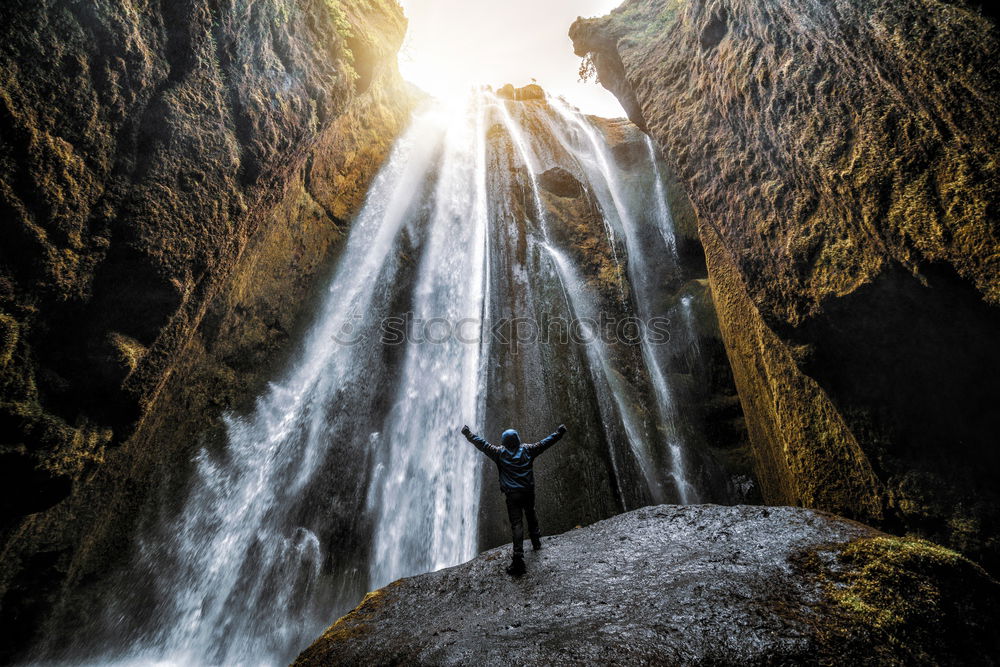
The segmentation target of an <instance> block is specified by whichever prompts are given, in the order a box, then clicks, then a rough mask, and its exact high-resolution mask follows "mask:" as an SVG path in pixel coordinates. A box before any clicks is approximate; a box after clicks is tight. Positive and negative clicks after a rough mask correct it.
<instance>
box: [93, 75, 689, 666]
mask: <svg viewBox="0 0 1000 667" xmlns="http://www.w3.org/2000/svg"><path fill="white" fill-rule="evenodd" d="M647 146H648V147H649V154H648V158H649V162H648V163H645V164H643V165H642V167H641V172H642V173H643V174H647V175H651V176H650V178H649V179H647V180H645V181H643V182H642V183H644V184H640V185H632V186H628V187H626V185H625V179H624V176H623V175H622V172H621V171H620V169H619V168H618V167H617V165H616V162H615V158H614V156H613V155H612V154H611V150H610V147H609V146H608V144H607V141H606V140H605V138H604V136H603V135H602V134H601V133H600V132H599V130H598V129H597V128H596V127H594V126H593V125H592V124H591V121H590V120H589V119H587V118H585V117H583V116H581V115H580V114H579V113H578V112H577V111H575V110H573V109H570V108H569V107H567V106H566V105H564V104H563V103H562V102H560V101H558V100H552V99H548V100H544V101H537V102H532V103H524V104H521V103H517V102H511V101H507V100H502V99H498V98H497V97H496V96H495V95H493V94H492V93H491V92H489V91H487V90H481V91H476V92H475V93H474V94H472V95H470V97H469V101H468V103H467V104H466V105H464V106H460V107H453V108H448V107H446V106H444V105H442V104H429V105H428V106H426V107H424V108H422V109H420V110H418V112H416V113H415V115H414V118H413V120H412V121H411V124H410V126H409V128H408V129H407V130H406V132H405V133H404V134H403V135H402V136H401V137H400V138H399V139H398V140H397V142H396V144H395V146H394V148H393V150H392V152H391V154H390V155H389V157H388V159H387V161H386V163H385V165H384V166H383V168H382V170H381V171H380V173H379V174H378V176H377V177H376V179H375V180H374V183H373V185H372V187H371V189H370V191H369V193H368V196H367V198H366V201H365V204H364V206H363V208H362V210H361V211H360V212H359V214H358V216H357V217H356V219H355V220H354V222H353V224H352V226H351V231H350V234H349V236H348V238H347V239H346V241H345V242H344V246H343V249H342V250H341V252H340V255H339V257H338V259H337V265H336V268H335V271H334V273H333V275H332V277H331V278H330V280H329V284H328V286H327V289H326V290H325V292H324V294H323V298H322V299H321V302H320V303H319V305H318V306H317V308H316V311H315V313H314V314H313V321H312V323H311V325H310V326H309V328H308V329H307V331H306V333H305V334H304V336H303V338H302V341H301V342H300V345H299V347H298V349H297V351H296V354H295V355H294V356H293V357H292V359H291V361H290V362H289V364H288V366H287V369H286V370H285V371H284V372H283V373H282V374H280V375H279V376H278V377H276V378H275V379H274V381H273V382H272V383H271V384H270V385H269V386H268V388H267V389H266V391H264V392H263V393H262V394H261V395H260V397H259V398H258V399H257V400H256V403H255V405H254V406H253V407H252V409H249V410H247V411H245V412H238V413H233V414H228V415H226V416H225V418H224V425H225V442H224V443H219V444H218V445H206V446H204V447H202V448H200V450H199V451H198V453H197V455H196V456H195V459H194V461H193V473H192V476H191V478H190V479H189V480H188V485H187V495H186V497H185V498H184V499H183V500H182V501H181V502H180V503H176V502H174V503H173V504H171V503H170V502H166V501H165V503H164V506H163V507H161V508H160V509H159V510H158V511H157V513H156V514H155V516H153V517H152V518H150V519H148V520H147V523H148V524H149V525H150V528H149V530H147V531H146V532H145V534H144V535H143V536H142V538H141V540H140V543H139V545H138V549H137V552H138V553H137V555H136V558H135V562H134V564H133V565H132V567H131V569H130V570H129V571H128V572H127V573H125V574H123V576H122V578H121V582H120V583H119V584H118V588H117V591H118V592H117V595H118V600H116V601H112V602H111V603H110V604H109V605H108V608H109V609H110V611H109V613H108V617H107V618H106V619H103V620H102V621H101V622H102V623H103V627H104V628H105V630H104V632H103V633H95V637H99V639H97V638H92V637H82V638H78V639H77V641H76V643H75V645H76V647H77V649H78V650H79V653H89V654H90V655H96V656H99V657H100V659H99V660H98V661H99V662H105V663H112V662H118V663H135V664H150V663H168V664H218V665H236V664H242V665H255V664H266V665H270V664H278V663H287V662H288V661H289V660H290V659H292V658H294V656H295V655H296V654H297V652H298V651H299V650H301V649H302V648H303V647H304V646H306V645H307V644H308V643H309V642H310V641H311V640H312V639H313V638H314V637H315V636H317V635H318V634H319V633H320V632H321V631H322V630H323V628H324V627H326V626H327V625H328V624H329V623H330V622H331V620H332V619H334V618H335V617H336V616H337V615H338V614H340V613H343V612H345V611H346V610H348V609H350V608H351V607H352V606H353V605H354V604H356V602H357V600H358V599H359V597H360V596H361V595H363V593H364V592H365V591H367V590H371V589H373V588H377V587H380V586H383V585H385V584H387V583H389V582H391V581H393V580H395V579H397V578H399V577H404V576H409V575H413V574H417V573H419V572H424V571H428V570H433V569H438V568H441V567H446V566H450V565H454V564H457V563H459V562H462V561H464V560H467V559H468V558H470V557H472V556H474V555H475V553H476V551H477V549H478V548H480V546H482V544H481V536H482V534H483V531H484V527H483V525H482V521H483V516H484V515H483V514H482V513H481V511H480V509H481V508H480V498H481V496H482V494H484V493H495V490H494V489H493V488H492V485H493V484H495V482H493V481H492V479H491V478H490V481H489V484H490V485H491V486H490V487H489V489H488V490H487V489H485V488H481V487H482V481H483V479H484V474H483V470H484V467H483V460H482V457H481V456H480V455H479V454H478V452H476V451H475V450H474V449H473V448H472V447H471V446H469V445H468V444H467V443H466V442H465V441H464V439H462V438H461V437H460V436H459V434H458V430H459V428H460V427H461V426H462V425H463V424H465V423H468V424H469V425H470V426H472V427H473V428H476V429H481V428H484V425H485V424H486V423H494V422H497V423H514V422H516V423H517V424H523V423H529V422H530V423H537V424H543V423H546V424H547V423H548V422H550V421H552V420H556V419H559V420H561V419H563V418H564V417H565V419H566V420H567V422H568V423H569V425H570V428H571V435H570V436H569V437H567V439H566V440H567V441H573V442H575V444H570V445H565V446H561V447H566V448H570V447H575V449H561V448H554V449H553V450H552V452H551V453H547V454H546V461H552V462H561V465H558V466H555V465H553V467H550V468H548V469H546V470H545V471H544V475H542V476H543V478H544V479H545V480H546V481H545V482H543V485H544V487H545V488H544V489H543V491H545V492H551V493H553V494H557V495H556V496H553V497H554V498H556V500H557V502H558V504H559V506H560V507H563V506H564V507H567V508H571V509H567V510H565V512H566V513H572V512H576V514H573V515H572V516H569V515H568V514H567V516H565V517H563V521H564V522H565V524H566V525H565V527H571V526H572V525H575V524H576V523H577V522H584V521H589V520H596V519H599V518H603V517H605V516H608V515H609V514H611V513H614V512H615V511H621V510H623V509H630V508H632V507H634V506H637V505H640V504H643V503H649V502H662V501H669V500H679V501H680V502H692V501H694V500H695V499H697V498H698V497H699V494H698V492H697V490H696V489H695V483H694V482H693V481H692V480H691V479H689V477H688V471H687V469H686V465H687V461H688V459H687V456H688V455H687V452H686V451H685V447H686V445H685V443H684V441H683V440H682V438H681V437H680V435H679V429H678V428H677V426H676V423H675V422H676V421H677V406H676V400H677V398H676V396H675V394H674V391H673V390H672V387H671V384H670V376H669V371H670V369H669V368H668V364H667V362H666V361H665V356H664V354H663V353H662V350H660V349H657V348H656V346H654V345H653V344H652V343H650V342H648V341H646V340H645V338H643V340H642V342H641V343H640V344H639V345H638V347H632V346H630V345H626V344H624V343H621V342H618V341H610V342H609V341H606V340H604V339H602V338H601V336H599V335H596V334H597V333H598V332H597V331H596V329H595V327H594V326H592V325H591V324H584V325H583V326H582V327H581V330H582V331H584V332H585V333H587V334H589V335H587V336H585V338H586V340H583V341H582V342H575V341H572V340H570V341H568V342H562V343H560V344H559V345H547V344H543V343H541V342H539V341H537V340H536V341H533V342H531V343H530V350H528V351H526V352H522V353H520V354H517V353H516V352H517V351H516V350H515V351H514V352H511V351H510V349H509V346H504V345H499V344H495V341H494V338H495V333H494V332H493V327H492V324H493V323H492V322H491V319H500V318H501V317H508V316H516V317H520V318H521V319H525V320H529V321H538V320H539V319H542V318H548V316H549V315H556V316H559V317H566V318H569V319H573V318H575V320H574V321H585V322H596V321H597V320H598V316H599V315H600V312H599V311H601V310H602V308H605V307H607V308H611V309H612V310H613V311H614V312H615V313H617V314H619V315H623V316H629V317H639V318H648V317H651V316H653V315H655V314H656V306H655V304H654V300H655V297H656V292H655V290H656V286H655V285H656V283H657V282H658V281H660V279H661V278H662V277H663V272H664V271H667V272H670V271H676V270H677V261H676V248H675V244H673V243H671V239H672V222H671V221H670V217H669V208H668V207H667V204H666V202H665V201H664V200H663V196H664V192H663V185H662V180H661V177H660V174H659V173H658V172H657V171H656V170H657V169H658V164H657V160H656V157H655V154H654V153H653V152H652V148H651V146H649V145H648V144H647ZM554 167H560V168H565V169H567V170H569V171H571V172H572V173H573V174H574V175H575V178H578V179H579V181H580V183H581V184H582V188H583V194H582V195H580V196H579V197H578V198H577V200H576V201H578V202H583V203H584V204H585V203H586V202H590V201H592V202H593V206H594V207H596V210H598V211H599V213H600V214H599V215H598V217H597V219H596V220H595V221H594V223H593V231H595V232H596V236H597V237H600V238H601V241H600V244H602V245H601V248H604V249H606V252H607V255H608V256H609V257H610V261H611V264H612V265H613V268H615V270H617V271H620V272H621V275H622V276H624V277H623V278H622V279H621V280H620V281H618V282H617V283H614V285H615V287H614V290H615V295H614V298H612V299H610V300H609V301H607V302H605V301H602V297H601V296H600V293H599V292H600V285H601V282H600V280H601V275H598V273H596V272H597V269H595V266H594V265H593V263H592V262H591V263H588V261H587V257H586V255H585V254H581V253H582V252H583V251H582V250H581V249H580V248H578V247H577V248H573V247H569V245H571V244H569V242H568V241H567V239H568V238H569V237H567V234H568V233H569V232H568V231H567V229H568V228H567V225H573V224H584V223H585V222H586V221H580V220H575V219H567V218H566V216H565V215H561V216H560V215H555V214H553V213H552V211H554V210H557V209H558V206H560V205H562V204H560V203H559V200H558V197H557V196H554V195H551V193H548V192H545V191H543V187H542V185H541V180H542V175H543V174H545V173H546V172H547V170H549V169H553V168H554ZM630 188H631V189H630ZM522 197H523V201H522ZM580 205H583V204H580ZM553 206H555V207H557V208H556V209H553V208H552V207H553ZM567 220H568V221H567ZM588 224H589V223H588ZM588 229H589V228H588ZM650 230H652V234H653V235H655V238H657V239H660V241H658V242H657V244H655V245H654V244H651V243H649V242H648V239H649V238H650V233H649V232H650ZM668 231H669V232H670V235H669V236H668V234H667V232H668ZM587 233H589V231H588V232H587ZM588 243H589V241H588ZM595 243H596V241H595ZM588 247H589V246H588ZM602 252H603V251H602ZM664 258H666V259H664ZM602 270H610V269H607V268H605V269H602ZM602 275H603V274H602ZM616 275H617V274H616ZM625 277H627V281H626V280H625ZM660 282H662V281H660ZM684 307H685V309H686V310H685V312H686V313H687V315H688V318H689V319H688V321H687V322H686V323H685V324H686V326H690V317H691V309H690V303H689V302H685V304H684ZM692 331H693V330H692ZM689 335H690V332H685V334H684V337H685V338H687V337H689ZM556 366H557V367H558V373H557V372H556V370H554V368H555V367H556ZM514 399H517V400H514ZM498 413H500V414H498ZM529 413H530V414H529ZM534 413H538V414H534ZM564 413H565V414H564ZM556 423H558V422H557V421H556V422H554V423H552V426H554V425H555V424H556ZM584 424H587V425H588V426H587V427H586V428H585V427H584ZM577 427H579V428H578V430H577V431H574V429H575V428H577ZM536 428H541V426H538V427H536ZM485 435H486V436H487V437H496V436H497V435H498V434H497V433H485ZM538 435H544V433H539V434H538ZM561 452H565V453H561ZM559 457H564V458H561V459H560V458H559ZM542 465H547V464H542ZM574 466H576V467H574ZM485 469H486V470H487V471H490V473H491V472H492V471H491V468H485ZM574 470H575V471H577V472H575V473H572V472H571V471H574ZM570 474H576V475H582V477H581V478H579V479H577V478H573V479H569V478H565V477H561V476H562V475H570ZM584 479H585V480H587V481H586V483H585V482H584ZM548 489H552V490H551V491H548ZM558 494H562V495H558ZM168 500H172V499H168ZM491 525H492V526H494V528H496V524H495V523H494V524H491ZM496 529H497V530H499V531H501V532H502V530H503V528H502V527H500V528H496ZM98 642H99V643H100V645H99V646H95V645H94V644H95V643H98Z"/></svg>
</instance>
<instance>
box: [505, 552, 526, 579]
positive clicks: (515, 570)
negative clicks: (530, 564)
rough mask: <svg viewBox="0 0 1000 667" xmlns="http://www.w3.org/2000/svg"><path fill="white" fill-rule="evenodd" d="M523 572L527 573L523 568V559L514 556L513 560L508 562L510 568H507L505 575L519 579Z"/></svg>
mask: <svg viewBox="0 0 1000 667" xmlns="http://www.w3.org/2000/svg"><path fill="white" fill-rule="evenodd" d="M525 572H527V569H526V568H525V567H524V558H523V557H521V556H514V559H513V560H511V561H510V566H509V567H508V568H507V574H509V575H510V576H512V577H520V576H521V575H522V574H524V573H525Z"/></svg>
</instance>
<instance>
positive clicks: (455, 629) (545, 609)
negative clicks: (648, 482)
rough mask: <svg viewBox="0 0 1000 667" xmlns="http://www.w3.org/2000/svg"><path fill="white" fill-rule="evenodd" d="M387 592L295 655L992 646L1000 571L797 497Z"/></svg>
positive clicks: (450, 657)
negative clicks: (511, 569)
mask: <svg viewBox="0 0 1000 667" xmlns="http://www.w3.org/2000/svg"><path fill="white" fill-rule="evenodd" d="M542 543H543V549H542V551H540V552H534V553H532V552H530V551H529V553H528V554H527V557H526V561H527V566H528V573H527V574H526V575H525V576H523V577H520V578H511V577H509V576H507V575H506V574H505V573H504V567H505V566H506V565H507V560H508V558H509V553H510V548H509V547H501V548H498V549H493V550H491V551H487V552H485V553H482V554H480V555H479V556H477V557H476V558H474V559H473V560H471V561H469V562H467V563H464V564H462V565H459V566H457V567H452V568H448V569H444V570H440V571H438V572H431V573H428V574H422V575H419V576H415V577H411V578H407V579H401V580H399V581H397V582H394V583H392V584H390V585H389V586H386V587H385V588H383V589H381V590H378V591H375V592H373V593H370V594H369V595H368V596H367V597H366V598H365V599H364V600H363V601H362V603H361V604H360V605H359V606H358V607H357V608H356V609H355V610H354V611H352V612H351V613H349V614H347V615H346V616H344V617H343V618H341V619H340V620H338V621H337V622H336V623H334V624H333V625H332V626H331V627H330V628H329V629H328V630H327V631H326V633H324V634H323V636H322V637H320V638H319V639H317V640H316V642H315V643H314V644H313V645H312V646H310V647H309V648H308V649H306V650H305V651H304V652H303V653H302V654H301V655H300V656H299V658H298V660H297V661H296V662H295V665H297V666H299V667H307V666H314V665H353V664H380V665H384V664H417V665H457V664H478V665H497V664H504V665H506V664H516V665H523V664H551V665H568V664H581V663H583V664H715V665H748V664H802V663H816V662H824V661H825V662H827V663H829V662H830V661H836V662H838V663H840V664H853V663H855V662H862V661H863V662H865V663H866V664H872V663H897V664H900V663H912V662H913V661H918V662H924V663H927V664H961V663H962V662H963V661H964V660H966V659H975V660H976V661H978V662H980V663H982V664H992V663H991V662H990V660H992V659H993V658H990V656H997V655H1000V638H998V636H997V634H996V633H995V632H994V631H993V628H994V627H995V626H996V624H997V622H998V621H1000V584H998V583H997V582H996V581H994V580H993V579H991V578H990V577H989V576H988V575H987V574H986V573H985V572H984V571H983V570H982V569H981V568H979V567H978V566H977V565H975V564H973V563H972V562H970V561H968V560H966V559H964V558H963V557H961V556H959V555H958V554H956V553H954V552H951V551H949V550H947V549H943V548H941V547H938V546H936V545H934V544H931V543H929V542H924V541H921V540H916V539H905V538H894V537H889V536H887V535H885V534H883V533H880V532H879V531H877V530H874V529H872V528H869V527H867V526H864V525H862V524H859V523H855V522H852V521H848V520H845V519H842V518H839V517H836V516H833V515H830V514H826V513H823V512H817V511H812V510H806V509H800V508H791V507H770V508H768V507H753V506H734V507H722V506H717V505H689V506H674V505H660V506H655V507H648V508H644V509H641V510H636V511H633V512H629V513H626V514H622V515H619V516H616V517H614V518H611V519H608V520H605V521H601V522H598V523H595V524H593V525H590V526H587V527H585V528H578V529H575V530H572V531H570V532H568V533H565V534H563V535H559V536H556V537H546V538H544V539H543V540H542Z"/></svg>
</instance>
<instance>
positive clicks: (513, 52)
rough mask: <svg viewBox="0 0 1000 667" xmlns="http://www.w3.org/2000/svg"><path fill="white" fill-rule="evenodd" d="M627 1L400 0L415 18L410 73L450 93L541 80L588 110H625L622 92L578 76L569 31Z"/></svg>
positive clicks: (403, 57)
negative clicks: (579, 21)
mask: <svg viewBox="0 0 1000 667" xmlns="http://www.w3.org/2000/svg"><path fill="white" fill-rule="evenodd" d="M621 1H622V0H500V1H496V0H493V1H489V0H400V4H401V5H402V6H403V11H404V13H405V14H406V17H407V19H409V27H408V28H407V34H406V41H405V42H404V43H403V48H402V50H401V51H400V54H399V68H400V71H401V72H402V75H403V78H405V79H406V80H408V81H410V82H412V83H414V84H416V85H417V86H419V87H420V88H422V89H423V90H425V91H426V92H428V93H430V94H431V95H433V96H435V97H439V98H442V99H455V98H457V97H462V96H464V94H465V93H466V92H467V91H468V89H469V88H470V87H472V86H476V85H482V84H486V85H491V86H493V87H494V88H499V87H500V86H502V85H504V84H505V83H512V84H514V85H515V86H524V85H526V84H529V83H531V82H532V79H535V80H536V82H537V83H538V84H539V85H540V86H542V87H543V88H545V90H546V91H548V92H549V94H553V95H562V96H563V97H565V98H566V100H567V101H568V102H570V103H571V104H573V105H574V106H577V107H579V108H580V110H581V111H584V112H585V113H591V114H596V115H598V116H605V117H608V118H617V117H621V116H624V115H625V113H624V111H622V108H621V105H620V104H619V103H618V100H617V99H615V97H614V95H612V94H611V93H609V92H608V91H607V90H605V89H604V88H603V87H602V86H601V85H599V84H596V83H594V81H593V80H591V81H588V82H586V83H581V82H580V81H579V80H578V70H579V67H580V58H579V57H577V56H576V55H574V54H573V44H572V42H571V41H570V39H569V37H568V36H567V32H568V31H569V27H570V25H571V24H572V23H573V21H574V20H576V17H577V16H603V15H604V14H607V13H608V12H610V11H611V10H612V9H614V8H615V7H617V6H618V5H619V4H621Z"/></svg>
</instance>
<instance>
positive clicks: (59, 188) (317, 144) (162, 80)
mask: <svg viewBox="0 0 1000 667" xmlns="http://www.w3.org/2000/svg"><path fill="white" fill-rule="evenodd" d="M4 17H5V18H4V22H3V28H2V32H3V39H2V40H0V71H2V72H3V82H2V84H0V135H2V137H3V144H2V147H0V210H2V211H3V216H4V224H3V225H2V228H0V438H2V440H0V462H2V463H0V494H2V509H0V511H2V516H0V522H2V530H3V538H4V541H5V543H6V546H5V547H4V549H3V552H2V559H0V593H2V595H3V597H2V603H0V615H2V620H3V623H4V626H5V628H6V629H7V632H8V633H9V634H8V636H18V637H19V642H23V641H26V640H27V639H28V638H30V636H31V633H32V631H33V630H35V629H36V628H37V624H38V622H39V619H40V614H41V613H42V610H44V609H47V608H48V607H49V606H50V605H51V603H52V601H53V599H55V597H57V596H59V595H63V594H66V593H67V591H70V590H74V589H75V587H77V586H79V585H81V582H92V581H93V580H95V579H99V578H100V576H101V575H100V573H101V572H104V571H105V570H106V568H107V567H108V564H109V562H110V561H113V560H114V559H115V558H121V557H123V556H124V554H125V553H126V552H127V549H126V548H125V547H124V544H125V543H126V540H127V539H128V537H127V536H128V535H129V534H130V531H131V530H132V528H133V525H134V522H135V520H136V517H137V516H138V514H139V508H140V507H141V506H142V505H143V503H144V502H145V501H146V500H147V496H148V495H149V493H150V488H151V486H152V485H151V483H150V480H151V479H152V478H153V476H154V473H155V478H157V479H174V480H175V481H174V484H175V485H176V484H180V483H181V480H183V479H184V470H185V469H186V466H187V465H188V460H189V458H190V454H191V452H192V451H194V450H195V448H196V447H198V446H200V444H204V443H205V442H207V441H210V440H211V439H212V437H213V433H212V432H211V429H210V428H209V425H211V424H215V426H214V428H218V419H217V417H218V415H219V414H220V412H221V411H223V410H225V409H229V408H232V407H234V406H236V405H238V404H240V403H241V402H245V401H247V400H249V399H250V398H252V396H253V395H254V393H255V391H256V390H257V389H258V388H259V387H260V384H261V382H262V381H263V379H264V377H263V376H264V374H265V373H266V371H267V370H268V369H269V368H271V367H272V366H273V365H274V364H275V363H276V362H277V360H278V359H279V358H280V356H281V355H282V353H283V350H284V347H285V343H286V342H287V341H288V340H289V337H290V334H291V332H292V331H293V330H294V329H295V327H296V326H297V324H298V320H299V315H300V314H301V313H302V310H303V308H304V306H306V305H308V299H309V296H310V289H311V288H312V286H313V285H314V284H315V283H316V281H315V280H314V279H315V278H316V277H317V276H318V275H319V274H321V272H322V271H323V270H324V268H325V267H328V266H329V265H330V262H331V260H332V258H333V256H334V254H335V252H336V249H337V247H338V241H339V240H340V238H341V237H342V235H343V233H344V226H345V224H346V221H347V220H348V218H349V216H350V215H351V214H352V212H353V211H354V210H355V209H356V208H357V207H358V206H359V204H360V203H361V201H362V198H363V197H364V193H365V191H366V189H367V185H368V182H369V181H370V179H371V178H372V177H373V176H374V174H375V172H376V171H377V169H378V167H379V166H380V164H381V163H382V160H383V159H384V157H385V155H386V154H387V151H388V148H389V146H390V145H391V143H392V141H393V140H394V138H395V136H396V134H397V133H398V131H399V130H400V128H401V125H402V123H403V122H405V120H406V118H407V117H408V113H409V109H410V108H411V106H412V104H413V101H414V99H415V98H414V95H413V93H412V92H411V90H410V88H409V86H408V85H407V84H404V83H403V82H402V80H401V79H400V78H399V76H398V72H397V70H396V51H397V50H398V47H399V45H400V44H401V42H402V38H403V33H404V31H405V19H404V18H403V16H402V13H401V11H400V9H399V7H398V5H397V4H396V3H395V2H393V1H391V0H377V1H375V2H353V1H352V0H343V1H341V0H307V1H305V2H296V3H288V2H282V1H279V0H266V1H264V2H255V3H232V2H222V3H209V2H204V1H202V0H185V1H183V2H171V3H164V4H162V5H155V6H146V4H145V3H142V2H140V3H138V4H136V3H124V4H121V3H110V4H106V3H105V4H101V3H96V4H95V3H82V4H81V3H73V2H62V1H52V2H39V3H36V2H15V3H12V4H10V6H7V7H5V9H4ZM206 429H208V430H207V431H206ZM168 487H169V484H168ZM64 605H70V606H71V605H72V602H65V603H64ZM13 648H14V646H13V645H10V646H6V645H5V647H4V650H5V651H9V650H12V649H13Z"/></svg>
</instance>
